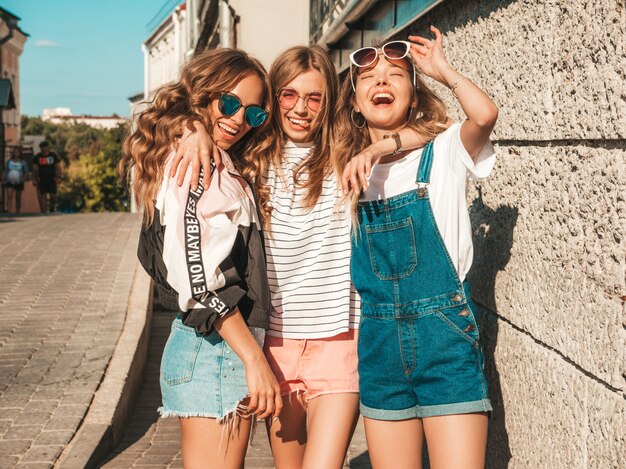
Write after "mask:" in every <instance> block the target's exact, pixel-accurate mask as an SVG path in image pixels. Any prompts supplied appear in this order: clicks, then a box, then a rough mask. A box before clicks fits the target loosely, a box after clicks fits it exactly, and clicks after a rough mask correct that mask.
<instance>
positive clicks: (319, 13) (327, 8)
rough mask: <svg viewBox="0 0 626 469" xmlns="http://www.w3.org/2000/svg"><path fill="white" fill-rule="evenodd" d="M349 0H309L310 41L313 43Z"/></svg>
mask: <svg viewBox="0 0 626 469" xmlns="http://www.w3.org/2000/svg"><path fill="white" fill-rule="evenodd" d="M348 3H350V0H311V7H310V8H311V10H310V23H309V24H310V30H309V33H310V41H311V43H315V42H317V41H318V39H319V38H320V37H322V34H323V33H324V28H327V27H328V26H330V25H331V24H332V23H333V21H334V20H335V18H337V16H339V15H340V14H341V12H342V11H343V10H344V9H345V7H346V5H347V4H348Z"/></svg>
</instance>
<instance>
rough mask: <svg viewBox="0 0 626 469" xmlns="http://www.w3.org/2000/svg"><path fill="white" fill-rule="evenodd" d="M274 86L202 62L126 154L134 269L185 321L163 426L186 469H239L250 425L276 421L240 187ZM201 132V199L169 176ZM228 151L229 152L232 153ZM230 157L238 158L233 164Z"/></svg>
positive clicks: (259, 141)
mask: <svg viewBox="0 0 626 469" xmlns="http://www.w3.org/2000/svg"><path fill="white" fill-rule="evenodd" d="M272 107H273V106H272V101H271V99H270V84H269V79H268V76H267V74H266V72H265V70H264V69H263V67H262V66H261V64H260V63H259V62H258V61H257V60H255V59H253V58H251V57H249V56H248V55H247V54H246V53H244V52H242V51H238V50H234V49H218V50H212V51H209V52H204V53H202V54H199V55H198V56H196V57H195V58H194V59H192V60H191V61H190V62H189V63H188V64H187V65H186V66H185V67H184V68H183V69H182V71H181V77H180V81H178V82H177V83H174V84H171V85H166V86H164V87H163V88H161V89H160V90H159V91H158V92H157V94H156V97H155V99H154V101H153V102H151V103H150V104H149V105H148V107H147V109H145V110H144V111H143V112H142V113H141V114H140V115H139V117H138V119H137V126H136V130H135V131H134V132H133V133H132V134H131V135H130V136H129V137H128V138H127V139H126V141H125V143H124V157H123V160H122V161H121V163H120V170H121V171H122V173H123V174H129V173H130V171H131V170H132V172H133V183H132V189H133V192H134V195H135V197H136V199H137V201H138V203H139V205H140V206H141V207H142V208H143V210H144V223H143V227H142V231H141V237H140V242H139V249H138V255H139V259H140V261H141V263H142V265H143V266H144V268H145V269H146V271H147V272H148V273H149V274H150V276H151V277H152V278H153V279H154V281H155V284H156V288H157V290H158V296H159V300H160V301H161V302H162V303H164V306H165V307H166V308H169V309H172V310H175V311H178V312H179V315H178V317H177V318H176V319H175V320H174V322H173V324H172V328H171V333H170V335H169V338H168V340H167V343H166V345H165V349H164V351H163V357H162V361H161V373H160V383H161V394H162V399H163V406H162V407H161V408H160V409H159V412H160V413H161V416H162V417H178V418H179V422H180V426H181V430H182V456H183V465H184V467H185V468H187V469H189V468H192V469H193V468H210V467H215V468H239V467H242V465H243V460H244V457H245V452H246V448H247V443H248V438H249V435H250V429H251V421H252V418H253V416H256V417H259V418H265V417H268V416H270V415H273V416H278V415H279V414H280V410H281V407H282V399H281V396H280V390H279V386H278V382H277V380H276V378H275V377H274V375H273V373H272V370H271V369H270V367H269V365H268V363H267V360H266V358H265V356H264V354H263V351H262V347H263V342H264V337H265V329H266V328H267V325H268V313H269V289H268V284H267V272H266V266H265V258H264V253H263V240H262V236H261V229H260V228H261V225H262V222H261V220H259V218H258V215H257V210H256V205H255V201H254V197H253V193H252V190H251V188H250V186H249V185H248V183H247V182H246V180H245V179H244V177H243V176H245V175H246V174H254V173H256V172H258V169H257V168H258V166H259V165H261V163H262V162H261V161H260V160H259V159H258V158H255V157H254V156H252V157H250V156H249V153H250V151H251V149H252V148H263V147H264V145H266V140H267V121H268V116H269V115H270V113H271V111H272ZM193 122H200V123H202V125H203V126H204V127H205V128H206V129H208V131H209V132H210V134H211V137H212V139H213V140H214V141H215V143H216V146H217V148H218V151H219V152H220V156H221V162H220V163H219V164H218V165H212V166H207V167H206V168H203V172H202V173H201V174H200V180H201V181H202V180H210V181H211V184H210V187H209V189H207V190H206V191H205V190H204V186H203V185H202V184H201V185H200V186H199V187H197V188H196V189H194V190H190V188H189V185H188V184H187V185H185V186H183V187H179V186H178V185H176V184H175V183H174V182H173V180H172V179H171V178H169V177H167V175H168V174H169V172H170V168H171V165H172V160H173V158H174V154H175V148H176V145H177V142H178V141H179V139H180V137H181V135H182V134H183V129H184V128H186V127H187V126H191V125H192V123H193ZM226 150H228V151H229V153H230V154H229V153H226ZM230 155H232V156H230Z"/></svg>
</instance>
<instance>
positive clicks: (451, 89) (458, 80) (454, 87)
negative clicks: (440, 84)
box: [450, 77, 467, 96]
mask: <svg viewBox="0 0 626 469" xmlns="http://www.w3.org/2000/svg"><path fill="white" fill-rule="evenodd" d="M463 80H467V77H461V78H459V79H457V80H455V81H454V83H452V84H451V85H450V91H452V94H454V96H456V94H455V93H454V90H455V89H456V87H457V86H459V83H461V82H462V81H463Z"/></svg>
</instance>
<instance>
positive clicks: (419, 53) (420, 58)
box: [409, 26, 450, 84]
mask: <svg viewBox="0 0 626 469" xmlns="http://www.w3.org/2000/svg"><path fill="white" fill-rule="evenodd" d="M430 30H431V31H432V32H433V33H434V34H435V40H434V41H433V40H431V39H426V38H425V37H422V36H409V41H411V43H412V44H411V50H410V53H411V57H412V58H413V61H414V62H415V65H417V67H418V68H419V69H420V70H421V71H422V73H424V74H425V75H426V76H429V77H430V78H433V79H434V80H437V81H438V82H440V83H443V84H446V80H445V78H444V71H445V70H446V68H449V67H450V65H449V64H448V61H447V60H446V56H445V54H444V53H443V38H442V36H441V31H439V30H438V29H437V28H435V27H434V26H431V27H430Z"/></svg>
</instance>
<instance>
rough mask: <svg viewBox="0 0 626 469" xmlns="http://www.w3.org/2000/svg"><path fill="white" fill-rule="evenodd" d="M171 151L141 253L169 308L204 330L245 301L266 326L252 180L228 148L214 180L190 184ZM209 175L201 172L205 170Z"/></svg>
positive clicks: (250, 317) (247, 315)
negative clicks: (179, 174)
mask: <svg viewBox="0 0 626 469" xmlns="http://www.w3.org/2000/svg"><path fill="white" fill-rule="evenodd" d="M173 156H174V155H173V153H172V154H171V155H170V156H169V158H168V160H167V162H166V165H165V168H164V170H163V174H164V175H165V176H164V178H163V182H162V184H161V189H160V191H159V193H158V196H157V200H156V204H155V212H154V222H153V223H152V224H151V225H150V226H147V225H146V224H144V226H143V227H142V230H141V236H140V239H139V248H138V252H137V255H138V257H139V261H140V262H141V264H142V265H143V267H144V268H145V269H146V271H147V272H148V274H149V275H150V276H151V277H152V278H153V279H154V280H155V282H156V284H157V288H158V292H159V298H160V300H161V301H162V302H164V306H165V307H166V308H171V309H178V310H180V311H181V316H182V320H183V323H185V324H186V325H188V326H192V327H195V328H196V330H197V331H198V332H199V333H202V334H206V333H208V332H210V331H211V330H212V327H213V323H214V322H215V321H216V320H217V319H219V318H221V317H223V316H224V315H226V314H227V313H229V312H230V311H233V310H234V309H235V308H239V311H240V312H241V314H242V316H243V317H244V319H245V320H246V322H247V323H248V326H249V327H260V328H264V329H266V328H267V325H268V313H269V308H270V300H269V288H268V282H267V271H266V266H265V253H264V245H263V239H262V234H261V229H260V224H259V219H258V214H257V211H256V205H255V202H254V196H253V194H252V190H251V189H250V186H249V185H248V183H247V182H246V181H245V180H244V179H243V178H242V177H241V176H240V175H239V173H238V172H237V171H236V169H235V167H234V165H233V163H232V161H231V159H230V157H229V156H228V154H226V152H224V151H222V165H221V167H220V168H218V169H217V170H215V168H214V167H212V168H211V176H210V177H211V184H210V186H209V188H208V189H207V190H206V191H203V189H202V186H201V185H199V186H198V189H197V190H196V191H191V190H190V189H189V181H190V177H191V175H190V172H189V174H187V176H186V178H185V182H184V183H183V185H182V186H178V184H177V182H176V179H175V178H170V177H168V174H169V172H170V168H171V164H172V160H173ZM201 177H202V174H201Z"/></svg>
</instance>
